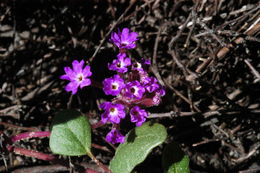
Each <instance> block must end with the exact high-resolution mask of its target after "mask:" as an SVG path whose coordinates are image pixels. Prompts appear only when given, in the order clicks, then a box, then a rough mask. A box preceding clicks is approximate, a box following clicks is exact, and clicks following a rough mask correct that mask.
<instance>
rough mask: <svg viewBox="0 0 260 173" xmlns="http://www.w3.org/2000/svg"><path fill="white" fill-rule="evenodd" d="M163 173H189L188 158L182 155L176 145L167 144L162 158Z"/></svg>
mask: <svg viewBox="0 0 260 173" xmlns="http://www.w3.org/2000/svg"><path fill="white" fill-rule="evenodd" d="M162 166H163V169H164V172H165V173H189V172H190V169H189V157H188V156H187V155H185V154H184V152H183V151H182V150H181V148H180V147H179V145H178V144H177V143H175V142H174V143H170V144H168V145H167V146H166V147H165V149H164V151H163V157H162Z"/></svg>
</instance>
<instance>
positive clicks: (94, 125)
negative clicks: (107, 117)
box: [91, 121, 105, 129]
mask: <svg viewBox="0 0 260 173" xmlns="http://www.w3.org/2000/svg"><path fill="white" fill-rule="evenodd" d="M103 125H105V124H104V123H102V122H101V121H99V122H97V123H95V124H92V125H91V128H92V129H96V128H99V127H101V126H103Z"/></svg>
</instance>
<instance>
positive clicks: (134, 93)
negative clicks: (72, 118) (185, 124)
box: [60, 28, 165, 144]
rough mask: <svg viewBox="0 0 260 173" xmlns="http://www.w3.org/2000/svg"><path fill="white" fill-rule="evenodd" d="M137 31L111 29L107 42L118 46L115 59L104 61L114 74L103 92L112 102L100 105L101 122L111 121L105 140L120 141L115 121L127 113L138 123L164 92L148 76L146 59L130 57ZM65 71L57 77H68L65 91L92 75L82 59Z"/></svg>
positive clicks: (84, 83)
mask: <svg viewBox="0 0 260 173" xmlns="http://www.w3.org/2000/svg"><path fill="white" fill-rule="evenodd" d="M137 40H138V34H137V33H136V32H131V31H130V30H129V29H128V28H123V30H122V31H120V30H119V31H118V32H113V33H112V35H111V38H110V41H111V42H112V43H113V44H114V45H115V46H117V47H118V48H119V54H118V55H117V58H116V59H114V60H113V61H112V62H111V63H109V64H108V69H109V70H111V71H114V72H115V73H116V74H115V75H114V76H112V77H109V78H106V79H104V81H103V82H102V84H103V91H104V93H105V94H106V95H111V96H114V98H113V99H112V101H110V102H108V101H107V102H104V103H102V104H101V105H100V108H101V109H102V110H103V113H102V114H101V123H102V124H105V123H108V122H110V123H112V124H113V127H112V130H111V131H110V132H109V133H108V134H107V136H106V140H107V141H108V142H111V143H112V144H115V143H123V142H124V136H123V135H122V134H121V133H120V131H119V127H120V126H119V124H120V122H121V120H122V119H124V118H125V117H126V115H127V114H129V115H130V118H129V119H130V121H131V122H132V123H135V125H136V126H141V125H142V124H143V123H144V122H145V121H146V118H147V117H148V113H147V112H146V110H145V108H146V107H151V106H156V105H158V104H159V103H160V102H161V97H162V96H164V95H165V90H164V89H163V87H162V86H161V85H160V84H159V83H158V80H157V79H156V78H155V77H152V76H150V75H149V73H148V72H149V66H150V65H151V62H150V60H148V59H144V58H142V59H141V60H140V61H137V60H134V59H131V58H129V57H128V55H127V51H128V50H130V49H133V48H135V47H136V41H137ZM64 71H65V73H66V74H64V75H62V76H61V77H60V78H61V79H64V80H69V81H70V82H69V83H68V84H67V85H66V87H65V90H66V91H68V92H72V94H76V93H77V91H78V88H83V87H85V86H89V85H91V80H90V79H89V77H90V76H91V75H92V72H91V71H90V66H88V65H86V66H85V67H84V61H83V60H81V61H77V60H74V61H73V62H72V68H70V67H65V68H64ZM92 81H93V80H92Z"/></svg>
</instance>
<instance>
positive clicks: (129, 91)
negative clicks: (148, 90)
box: [125, 80, 145, 99]
mask: <svg viewBox="0 0 260 173" xmlns="http://www.w3.org/2000/svg"><path fill="white" fill-rule="evenodd" d="M144 92H145V88H144V87H143V86H142V85H141V84H140V82H138V81H137V80H135V81H132V82H128V83H127V84H126V87H125V96H127V97H129V98H134V99H141V98H142V97H143V94H144Z"/></svg>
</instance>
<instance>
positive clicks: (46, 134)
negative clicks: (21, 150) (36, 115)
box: [11, 131, 51, 143]
mask: <svg viewBox="0 0 260 173" xmlns="http://www.w3.org/2000/svg"><path fill="white" fill-rule="evenodd" d="M50 135H51V132H48V131H39V132H25V133H20V134H18V135H15V136H13V137H11V141H12V142H13V143H14V142H16V141H20V140H23V139H30V138H40V137H49V136H50Z"/></svg>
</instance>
